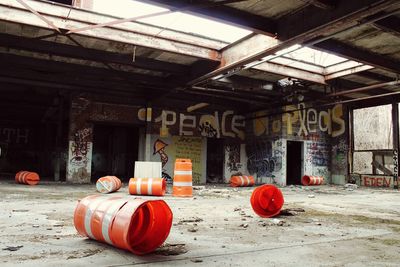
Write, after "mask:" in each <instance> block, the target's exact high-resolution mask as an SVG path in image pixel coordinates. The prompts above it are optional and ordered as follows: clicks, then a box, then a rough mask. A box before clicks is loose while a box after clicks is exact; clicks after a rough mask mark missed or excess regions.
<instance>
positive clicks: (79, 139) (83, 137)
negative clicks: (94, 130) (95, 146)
mask: <svg viewBox="0 0 400 267" xmlns="http://www.w3.org/2000/svg"><path fill="white" fill-rule="evenodd" d="M90 135H91V129H90V128H84V129H81V130H78V131H76V132H75V134H74V140H73V141H71V142H70V143H71V144H70V152H71V156H72V157H70V160H69V162H70V164H71V166H75V167H84V166H86V165H87V164H88V162H89V163H90V161H89V159H88V153H89V150H90V149H91V142H89V138H90Z"/></svg>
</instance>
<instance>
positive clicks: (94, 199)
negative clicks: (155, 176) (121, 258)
mask: <svg viewBox="0 0 400 267" xmlns="http://www.w3.org/2000/svg"><path fill="white" fill-rule="evenodd" d="M74 225H75V228H76V230H77V231H78V233H79V234H81V235H83V236H87V237H89V238H91V239H95V240H97V241H100V242H104V243H107V244H110V245H112V246H115V247H118V248H121V249H124V250H128V251H131V252H132V253H134V254H137V255H143V254H146V253H150V252H152V251H154V250H155V249H156V248H158V247H159V246H161V245H162V244H163V243H164V241H165V240H166V239H167V237H168V235H169V232H170V230H171V225H172V211H171V209H170V208H169V206H168V205H167V203H165V202H164V201H163V200H144V199H126V198H121V197H106V196H101V195H92V196H88V197H85V198H84V199H82V200H81V201H79V203H78V205H77V206H76V208H75V213H74Z"/></svg>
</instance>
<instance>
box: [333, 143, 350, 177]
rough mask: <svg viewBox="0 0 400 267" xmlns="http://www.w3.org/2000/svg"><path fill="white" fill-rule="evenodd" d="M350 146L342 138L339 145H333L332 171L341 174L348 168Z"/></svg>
mask: <svg viewBox="0 0 400 267" xmlns="http://www.w3.org/2000/svg"><path fill="white" fill-rule="evenodd" d="M348 149H349V148H348V145H347V143H346V139H344V138H342V139H340V140H339V142H338V143H337V144H333V145H332V171H335V173H341V172H343V171H344V170H346V168H347V153H348Z"/></svg>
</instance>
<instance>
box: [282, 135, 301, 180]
mask: <svg viewBox="0 0 400 267" xmlns="http://www.w3.org/2000/svg"><path fill="white" fill-rule="evenodd" d="M302 154H303V142H295V141H287V164H286V184H287V185H300V184H301V174H302V173H301V171H302V165H303V157H302Z"/></svg>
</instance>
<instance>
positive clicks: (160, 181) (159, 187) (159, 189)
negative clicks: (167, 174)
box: [129, 178, 167, 196]
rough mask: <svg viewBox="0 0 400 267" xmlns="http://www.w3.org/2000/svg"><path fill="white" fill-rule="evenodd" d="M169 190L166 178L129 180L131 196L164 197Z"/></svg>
mask: <svg viewBox="0 0 400 267" xmlns="http://www.w3.org/2000/svg"><path fill="white" fill-rule="evenodd" d="M166 188H167V182H166V181H165V179H164V178H131V179H130V180H129V194H131V195H150V196H163V195H165V190H166Z"/></svg>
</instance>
